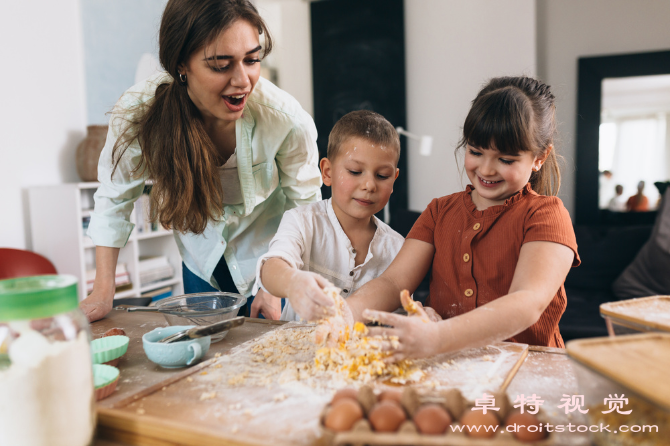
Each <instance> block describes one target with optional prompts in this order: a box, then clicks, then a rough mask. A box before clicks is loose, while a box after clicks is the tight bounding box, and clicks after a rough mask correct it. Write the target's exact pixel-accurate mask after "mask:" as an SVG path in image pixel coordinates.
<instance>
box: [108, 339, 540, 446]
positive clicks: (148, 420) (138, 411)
mask: <svg viewBox="0 0 670 446" xmlns="http://www.w3.org/2000/svg"><path fill="white" fill-rule="evenodd" d="M495 349H499V350H501V351H504V352H505V355H507V359H506V361H505V363H504V368H500V369H498V374H499V376H500V379H499V380H498V381H496V382H502V384H500V387H499V388H498V389H489V390H490V391H496V390H499V391H503V390H504V389H505V388H506V387H507V385H508V384H509V383H510V381H511V380H512V378H513V377H514V375H515V374H516V371H517V370H518V369H519V367H520V366H521V365H522V364H523V362H524V360H525V358H526V355H527V354H528V346H527V345H525V344H510V343H500V344H496V347H495ZM468 354H471V353H468V351H465V352H464V353H462V354H460V356H457V357H463V358H466V359H465V360H464V363H465V364H466V366H465V367H463V369H461V370H460V371H459V370H458V369H456V370H453V371H452V372H451V373H452V374H453V375H454V376H455V375H457V374H460V375H464V376H465V375H467V374H468V373H472V372H471V371H468V370H467V365H468V364H470V365H472V364H477V363H475V362H468V361H470V359H469V357H468ZM510 354H511V355H512V356H509V355H510ZM501 356H503V355H502V354H501ZM224 358H225V355H224V356H222V357H221V358H213V359H211V360H209V361H206V362H203V363H201V364H199V365H197V366H194V367H191V368H189V369H188V370H184V371H183V372H181V373H178V374H176V375H172V376H171V377H170V378H169V379H167V380H164V381H161V382H159V383H158V384H155V385H153V386H150V387H147V388H145V389H142V390H141V391H139V392H136V393H134V394H132V395H130V396H128V397H126V398H124V399H123V400H120V401H118V402H116V403H115V404H114V405H113V406H111V407H108V408H99V409H98V435H99V436H100V437H101V438H106V439H112V440H117V441H123V442H125V443H129V444H140V445H177V444H179V445H193V446H206V445H214V444H216V445H220V444H232V445H254V444H269V443H272V444H287V445H288V444H290V445H299V444H305V445H307V444H313V443H314V442H316V441H317V439H318V437H319V428H318V426H319V413H320V412H321V410H322V409H323V407H324V406H325V404H327V402H328V401H329V400H330V398H331V396H332V391H325V392H322V393H321V394H318V392H316V391H315V393H314V394H305V395H304V397H300V396H295V395H290V397H289V398H286V399H285V400H282V399H281V398H279V399H278V397H281V393H280V392H281V391H282V388H278V387H274V388H269V387H268V388H265V387H257V386H255V387H252V386H246V387H245V386H243V385H242V386H240V385H238V386H230V387H225V390H221V391H218V392H217V393H218V394H217V395H216V398H215V399H207V398H205V399H204V400H203V399H202V396H201V393H202V392H203V391H207V390H208V389H204V388H203V389H198V387H197V385H198V383H199V382H203V381H206V380H208V379H214V377H215V376H216V375H217V373H220V369H219V368H220V367H222V365H221V364H222V363H223V364H224V365H225V362H220V360H222V359H224ZM494 364H495V362H493V361H492V362H488V363H486V364H485V365H490V366H494ZM200 375H207V376H200ZM503 378H504V379H503ZM225 384H226V383H223V384H217V385H218V386H219V387H221V386H224V385H225ZM287 393H288V392H287ZM203 395H204V393H203ZM245 413H246V414H245ZM267 435H272V436H267Z"/></svg>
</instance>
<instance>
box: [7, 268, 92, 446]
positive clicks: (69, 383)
mask: <svg viewBox="0 0 670 446" xmlns="http://www.w3.org/2000/svg"><path fill="white" fill-rule="evenodd" d="M77 296H78V294H77V279H76V278H75V277H72V276H64V275H52V276H34V277H22V278H17V279H6V280H0V444H1V445H5V444H6V445H22V446H47V445H48V446H61V445H62V446H86V445H89V444H91V442H92V440H93V432H94V428H95V397H94V386H93V372H92V366H91V352H90V341H91V332H90V328H89V325H88V320H87V319H86V316H84V314H83V313H82V312H81V311H80V310H79V300H78V297H77Z"/></svg>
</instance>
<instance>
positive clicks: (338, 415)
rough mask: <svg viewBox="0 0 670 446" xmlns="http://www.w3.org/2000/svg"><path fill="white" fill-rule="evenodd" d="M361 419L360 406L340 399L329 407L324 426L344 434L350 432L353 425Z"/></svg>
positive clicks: (352, 401)
mask: <svg viewBox="0 0 670 446" xmlns="http://www.w3.org/2000/svg"><path fill="white" fill-rule="evenodd" d="M361 418H363V409H361V405H360V404H358V403H357V402H356V401H354V400H352V399H350V398H342V399H341V400H339V401H337V402H336V403H335V404H333V405H332V406H331V408H330V410H329V411H328V413H327V414H326V419H325V420H324V424H325V425H326V427H327V428H328V429H331V430H334V431H335V432H345V431H348V430H351V428H352V427H353V425H354V423H356V421H358V420H360V419H361Z"/></svg>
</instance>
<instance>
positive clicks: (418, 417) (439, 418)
mask: <svg viewBox="0 0 670 446" xmlns="http://www.w3.org/2000/svg"><path fill="white" fill-rule="evenodd" d="M414 424H416V428H417V429H418V430H419V432H421V433H422V434H428V435H440V434H443V433H444V432H445V431H446V430H447V428H448V427H449V425H450V424H451V417H450V416H449V413H448V412H447V411H446V410H444V407H442V406H440V405H439V404H425V405H423V406H421V407H419V409H418V410H417V411H416V412H415V413H414Z"/></svg>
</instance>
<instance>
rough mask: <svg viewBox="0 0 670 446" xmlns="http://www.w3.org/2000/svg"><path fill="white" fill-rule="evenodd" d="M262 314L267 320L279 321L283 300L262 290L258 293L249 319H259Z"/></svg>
mask: <svg viewBox="0 0 670 446" xmlns="http://www.w3.org/2000/svg"><path fill="white" fill-rule="evenodd" d="M259 314H262V315H263V316H264V317H265V319H269V320H272V321H277V320H279V318H280V317H281V299H280V298H278V297H275V296H273V295H272V294H270V293H268V292H266V291H264V290H263V289H262V288H261V289H259V290H258V293H256V297H254V301H253V303H252V304H251V309H250V312H249V317H258V315H259Z"/></svg>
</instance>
